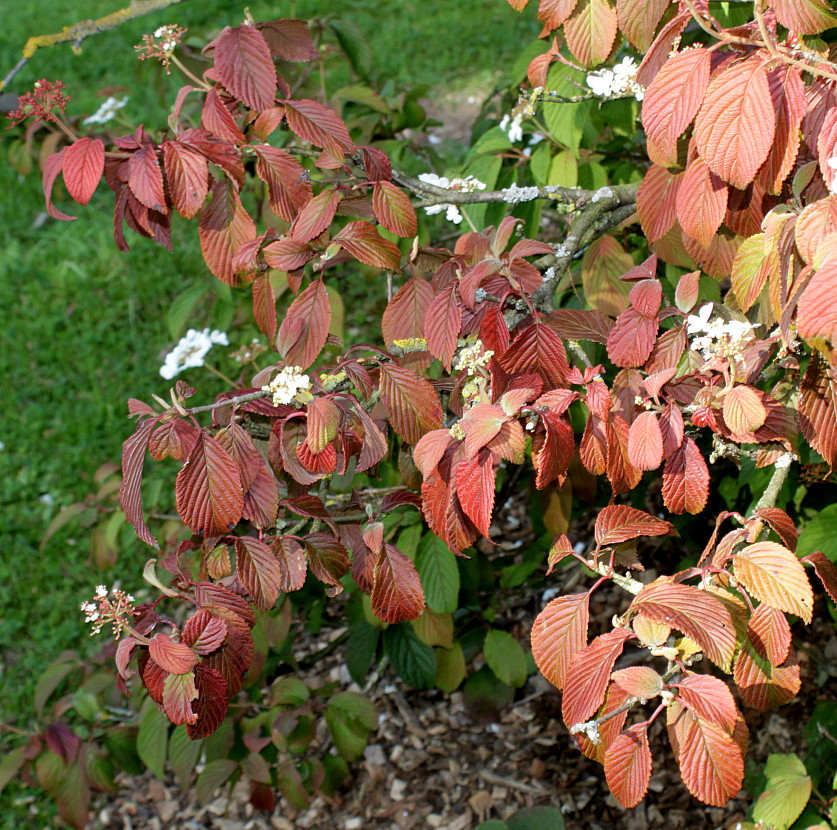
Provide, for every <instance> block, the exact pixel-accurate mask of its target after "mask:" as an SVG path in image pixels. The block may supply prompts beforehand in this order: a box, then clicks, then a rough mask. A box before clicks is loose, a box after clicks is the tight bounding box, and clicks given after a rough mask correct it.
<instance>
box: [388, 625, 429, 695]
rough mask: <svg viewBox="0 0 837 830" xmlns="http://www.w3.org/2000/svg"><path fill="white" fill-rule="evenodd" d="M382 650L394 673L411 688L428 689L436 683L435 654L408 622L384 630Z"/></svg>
mask: <svg viewBox="0 0 837 830" xmlns="http://www.w3.org/2000/svg"><path fill="white" fill-rule="evenodd" d="M384 651H385V652H386V655H387V657H389V659H390V662H391V663H392V667H393V669H395V673H396V674H397V675H398V676H399V677H400V678H401V679H402V680H403V681H404V682H405V683H406V684H407V685H408V686H410V687H412V688H413V689H430V688H432V687H433V686H434V684H435V683H436V654H435V653H434V651H433V649H432V648H431V647H430V646H428V645H425V644H424V643H423V642H422V641H421V640H419V638H418V637H417V636H416V633H415V632H414V631H413V627H412V626H411V625H410V624H409V623H399V624H398V625H391V626H390V627H389V628H387V630H386V631H384Z"/></svg>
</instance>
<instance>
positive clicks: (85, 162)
mask: <svg viewBox="0 0 837 830" xmlns="http://www.w3.org/2000/svg"><path fill="white" fill-rule="evenodd" d="M104 169H105V145H104V144H103V143H102V141H101V139H98V138H89V137H84V138H79V139H78V140H76V141H74V142H73V143H72V144H70V145H69V146H67V147H66V148H65V149H64V170H63V172H64V184H66V185H67V191H68V192H69V194H70V196H72V197H73V198H74V199H75V200H76V201H77V202H78V203H79V204H80V205H86V204H87V203H88V202H89V201H90V197H91V196H92V195H93V193H94V192H95V190H96V186H97V185H98V184H99V179H101V178H102V172H103V171H104ZM165 212H166V209H165V207H164V208H163V210H162V213H165Z"/></svg>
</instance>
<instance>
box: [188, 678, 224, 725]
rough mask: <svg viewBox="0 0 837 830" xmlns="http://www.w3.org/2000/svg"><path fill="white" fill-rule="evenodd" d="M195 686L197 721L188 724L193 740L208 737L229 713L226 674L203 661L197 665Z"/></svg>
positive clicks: (194, 710) (193, 705) (194, 702)
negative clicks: (196, 692)
mask: <svg viewBox="0 0 837 830" xmlns="http://www.w3.org/2000/svg"><path fill="white" fill-rule="evenodd" d="M195 688H196V689H197V690H198V698H197V700H194V701H192V711H193V712H194V713H195V716H196V721H195V723H187V724H186V734H187V735H188V736H189V738H191V740H193V741H198V740H200V739H201V738H208V737H209V736H210V735H211V734H212V733H213V732H214V731H215V730H216V729H217V728H218V727H219V726H220V725H221V721H222V720H224V717H225V716H226V714H227V698H228V694H229V690H228V689H227V681H226V680H224V676H223V675H222V674H221V672H219V671H217V670H216V669H213V668H210V667H209V666H206V665H204V664H203V663H200V664H198V665H197V666H195Z"/></svg>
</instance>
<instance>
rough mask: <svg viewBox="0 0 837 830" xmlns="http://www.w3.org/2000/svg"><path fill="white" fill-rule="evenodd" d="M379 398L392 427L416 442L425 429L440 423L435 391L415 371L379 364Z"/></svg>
mask: <svg viewBox="0 0 837 830" xmlns="http://www.w3.org/2000/svg"><path fill="white" fill-rule="evenodd" d="M381 401H382V403H383V405H384V407H385V408H386V411H387V414H388V415H389V419H390V422H391V424H392V428H393V429H394V430H395V431H396V432H397V433H398V435H399V436H401V438H403V439H404V441H406V442H407V443H408V444H412V445H415V444H416V443H418V440H419V439H420V438H421V437H422V435H424V434H425V433H426V432H430V431H431V430H434V429H439V428H440V427H441V426H442V418H443V413H442V405H441V403H440V402H439V396H438V394H437V393H436V390H435V389H434V388H433V386H432V385H431V384H430V383H429V381H427V380H425V379H424V378H422V377H419V376H418V375H417V374H416V373H415V372H411V371H410V370H409V369H405V368H403V367H401V366H397V365H396V364H394V363H384V364H382V365H381Z"/></svg>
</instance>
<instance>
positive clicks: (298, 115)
mask: <svg viewBox="0 0 837 830" xmlns="http://www.w3.org/2000/svg"><path fill="white" fill-rule="evenodd" d="M284 104H285V112H286V116H287V119H288V126H289V127H290V128H291V129H292V130H293V131H294V132H295V133H296V134H297V135H298V136H299V137H300V138H301V139H303V140H304V141H308V142H309V143H311V144H313V145H314V146H315V147H322V148H323V150H325V151H326V152H327V153H328V154H329V155H330V156H333V157H334V158H335V159H339V160H341V161H342V159H343V156H344V154H345V153H350V152H351V151H352V150H353V149H354V146H355V145H354V143H353V142H352V139H351V137H350V136H349V131H348V130H347V129H346V125H345V124H344V123H343V119H342V118H341V117H340V116H339V115H338V114H337V113H336V112H334V110H330V109H328V108H327V107H324V106H323V105H322V104H320V103H317V101H311V100H309V99H307V98H303V99H301V100H299V101H285V102H284Z"/></svg>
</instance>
